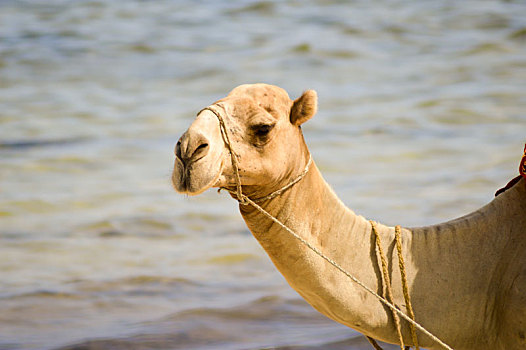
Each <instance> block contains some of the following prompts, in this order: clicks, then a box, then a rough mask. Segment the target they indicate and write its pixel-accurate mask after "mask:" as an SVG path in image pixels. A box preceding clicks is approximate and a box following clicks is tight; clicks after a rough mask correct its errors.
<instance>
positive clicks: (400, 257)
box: [369, 220, 420, 350]
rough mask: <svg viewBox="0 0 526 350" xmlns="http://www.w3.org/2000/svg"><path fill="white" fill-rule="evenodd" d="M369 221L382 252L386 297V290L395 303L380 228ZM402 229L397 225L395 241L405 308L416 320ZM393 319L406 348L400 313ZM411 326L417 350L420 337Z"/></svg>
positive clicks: (411, 325)
mask: <svg viewBox="0 0 526 350" xmlns="http://www.w3.org/2000/svg"><path fill="white" fill-rule="evenodd" d="M369 223H370V224H371V228H372V230H373V233H374V236H375V241H376V246H377V247H378V252H379V253H380V260H381V263H382V273H383V278H384V285H385V287H386V288H385V289H386V290H387V297H388V298H386V295H385V292H384V298H386V299H388V300H389V301H390V302H391V303H393V304H394V298H393V292H392V290H391V281H390V278H389V271H388V270H387V261H386V258H385V254H384V252H383V249H382V243H381V241H380V235H379V234H378V230H377V229H376V224H375V222H374V221H372V220H369ZM400 230H401V228H400V226H399V225H397V226H395V241H396V250H397V252H398V266H399V267H400V276H401V279H402V289H403V292H404V299H405V308H406V311H407V314H408V315H409V317H411V319H412V320H413V321H414V320H415V313H414V312H413V306H412V305H411V297H410V296H409V289H408V287H407V276H406V272H405V262H404V257H403V255H402V234H401V232H400ZM391 311H393V310H391ZM393 319H394V322H395V326H396V332H397V333H398V339H399V340H400V349H402V350H403V348H404V339H403V337H402V330H401V327H400V319H399V318H398V315H397V314H396V313H395V312H393ZM409 326H410V328H411V339H412V340H413V345H414V346H415V349H416V350H419V349H420V347H419V346H418V337H417V336H416V329H415V326H414V325H413V324H412V323H410V324H409ZM369 341H370V342H371V344H373V346H374V347H375V348H376V347H377V346H378V344H376V345H375V343H373V342H372V341H371V339H369ZM378 347H379V346H378ZM406 348H409V347H408V346H407V347H406ZM380 349H381V348H380Z"/></svg>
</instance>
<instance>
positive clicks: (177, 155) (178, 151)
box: [175, 140, 182, 160]
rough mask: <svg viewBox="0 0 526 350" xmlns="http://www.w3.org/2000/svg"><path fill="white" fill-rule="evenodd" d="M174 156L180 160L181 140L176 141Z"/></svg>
mask: <svg viewBox="0 0 526 350" xmlns="http://www.w3.org/2000/svg"><path fill="white" fill-rule="evenodd" d="M175 156H176V157H177V158H179V159H181V160H182V158H181V141H180V140H179V141H177V145H176V146H175Z"/></svg>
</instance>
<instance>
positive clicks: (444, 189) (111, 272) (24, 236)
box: [0, 0, 526, 349]
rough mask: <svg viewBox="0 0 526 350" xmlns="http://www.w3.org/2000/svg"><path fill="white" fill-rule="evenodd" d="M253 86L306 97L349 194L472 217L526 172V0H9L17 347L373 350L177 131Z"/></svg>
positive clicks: (6, 209)
mask: <svg viewBox="0 0 526 350" xmlns="http://www.w3.org/2000/svg"><path fill="white" fill-rule="evenodd" d="M247 82H268V83H273V84H276V85H279V86H282V87H283V88H285V89H286V90H287V91H289V93H290V95H291V97H293V98H295V97H297V96H299V95H300V94H301V92H302V91H303V90H304V89H307V88H312V89H316V90H317V91H318V94H319V113H318V114H317V116H316V117H315V118H314V119H312V120H311V121H309V122H308V123H307V124H306V125H305V126H304V128H303V130H304V133H305V137H306V140H307V143H308V144H309V146H310V149H311V151H312V153H313V155H314V159H315V161H316V162H317V164H318V166H319V167H320V168H321V170H322V171H323V173H324V175H325V177H326V179H327V181H328V182H329V183H330V184H331V185H332V186H333V187H334V189H335V190H336V192H337V193H338V194H339V195H340V197H341V198H342V200H343V201H344V202H345V203H346V204H347V205H349V206H350V207H351V208H353V209H354V210H355V211H356V212H358V213H360V214H362V215H364V216H366V217H368V218H374V219H376V220H380V221H382V222H385V223H387V224H391V225H394V224H402V225H407V226H415V225H424V224H431V223H436V222H439V221H444V220H447V219H451V218H454V217H457V216H460V215H463V214H466V213H468V212H470V211H472V210H475V209H477V208H478V207H480V206H481V205H483V204H484V203H486V202H488V201H490V200H491V199H492V197H493V193H494V191H495V190H496V189H498V188H499V187H501V186H502V185H504V184H505V183H506V182H507V181H508V180H509V179H510V178H511V177H513V176H515V175H516V174H517V165H518V160H519V158H520V155H521V151H522V146H523V144H524V142H525V141H526V112H525V111H526V94H525V92H526V4H525V3H524V2H523V1H505V2H499V1H478V0H477V1H469V0H467V1H450V0H446V1H395V0H393V1H378V0H376V1H348V2H347V1H321V0H320V1H294V0H289V1H259V2H258V1H241V0H238V1H228V2H227V1H224V2H219V1H189V0H184V1H182V0H180V1H106V0H100V1H87V0H77V1H66V0H63V1H60V0H53V1H9V0H8V1H2V2H0V349H50V348H57V347H65V346H69V347H70V348H77V349H90V348H91V349H95V348H97V349H131V348H133V349H167V348H172V349H257V348H262V347H267V348H268V347H285V346H295V349H296V348H298V349H299V348H304V349H306V348H309V349H310V348H311V347H312V348H319V349H340V348H348V349H362V348H364V349H365V348H368V345H366V344H365V343H363V341H362V338H358V337H359V335H358V334H357V333H356V332H354V331H352V330H349V329H347V328H345V327H343V326H340V325H338V324H335V323H333V322H331V321H329V320H328V319H326V318H324V317H323V316H320V315H319V314H317V313H316V312H315V311H314V310H313V309H312V308H310V307H309V306H308V305H307V304H305V303H304V302H303V301H302V300H301V299H300V298H299V296H298V295H297V294H296V293H295V292H293V291H292V290H291V288H290V287H288V285H287V284H286V282H285V281H284V279H283V278H282V277H281V276H280V275H279V274H278V273H277V272H276V271H275V269H274V267H273V266H272V264H271V263H270V261H269V259H268V258H267V257H266V255H265V253H264V252H263V250H262V249H261V248H260V247H259V246H258V244H257V242H256V241H255V240H254V239H253V238H252V237H251V235H250V233H249V232H248V230H247V229H246V227H245V225H244V223H243V222H242V220H241V217H240V215H239V213H238V212H237V208H236V204H235V203H234V202H233V200H232V199H230V198H229V197H228V196H227V195H225V194H219V195H218V194H217V193H216V192H215V191H209V192H207V193H205V194H203V195H201V196H199V197H195V198H188V197H185V196H181V195H177V194H176V193H175V192H174V191H173V190H172V188H171V185H170V172H171V168H172V164H173V160H174V156H173V147H174V145H175V142H176V140H177V138H178V137H179V136H180V134H181V133H182V132H183V131H184V130H185V129H186V127H187V126H188V125H189V124H190V122H191V120H192V119H193V118H194V115H195V113H196V112H197V111H198V110H200V109H201V108H202V107H204V106H206V105H208V104H210V103H211V102H213V101H215V100H216V99H219V98H221V97H223V96H224V95H225V94H226V93H228V91H230V90H231V89H232V88H233V87H235V86H236V85H238V84H241V83H247Z"/></svg>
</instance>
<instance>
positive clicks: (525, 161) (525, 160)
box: [519, 145, 526, 179]
mask: <svg viewBox="0 0 526 350" xmlns="http://www.w3.org/2000/svg"><path fill="white" fill-rule="evenodd" d="M519 173H521V175H522V177H523V178H525V179H526V145H524V155H523V156H522V159H521V165H520V166H519Z"/></svg>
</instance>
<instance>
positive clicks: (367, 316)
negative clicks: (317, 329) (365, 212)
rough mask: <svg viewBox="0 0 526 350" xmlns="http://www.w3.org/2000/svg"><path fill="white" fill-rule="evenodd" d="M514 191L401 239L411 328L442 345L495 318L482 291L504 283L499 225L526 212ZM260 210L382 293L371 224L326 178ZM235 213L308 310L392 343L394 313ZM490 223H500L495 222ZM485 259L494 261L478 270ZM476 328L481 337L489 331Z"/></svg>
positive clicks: (253, 216)
mask: <svg viewBox="0 0 526 350" xmlns="http://www.w3.org/2000/svg"><path fill="white" fill-rule="evenodd" d="M518 185H520V186H522V187H524V189H523V188H522V187H520V188H519V189H511V190H509V191H508V192H506V193H505V194H503V195H502V197H503V198H500V199H499V198H498V199H497V200H495V201H493V202H492V203H490V204H489V205H488V206H486V207H484V208H481V209H480V210H478V211H477V212H475V213H473V214H471V215H470V216H467V217H465V218H461V219H457V220H455V221H452V222H449V223H445V224H441V225H436V226H430V227H425V228H418V229H414V230H413V232H411V231H408V230H406V229H403V231H402V240H403V249H404V259H405V261H406V267H407V275H408V280H409V288H410V294H411V296H412V300H413V308H414V310H415V314H416V318H417V321H420V322H421V323H422V324H423V325H424V326H425V327H427V328H429V330H430V331H431V332H433V333H435V334H437V335H439V336H442V337H444V338H445V339H443V340H445V341H446V342H447V340H448V338H454V337H457V338H458V335H457V334H456V333H455V332H456V330H458V327H459V326H458V323H457V322H460V323H462V322H465V323H468V322H470V323H473V322H475V321H473V320H476V322H482V321H480V320H481V319H483V318H484V313H487V312H491V310H492V309H491V305H489V304H488V303H489V302H488V298H491V295H488V293H490V294H491V293H492V291H491V285H492V283H498V282H499V281H496V280H495V278H500V277H499V275H498V274H499V271H500V270H499V261H500V259H499V254H502V253H503V250H504V249H505V246H506V244H507V243H506V242H508V241H509V240H508V239H507V237H506V236H503V235H502V234H504V233H505V232H506V230H508V228H503V227H502V224H503V223H502V222H501V223H500V224H499V219H502V218H504V217H505V216H506V215H511V216H514V217H515V222H516V223H517V217H518V218H521V217H522V219H519V221H520V220H522V221H520V222H519V225H520V224H521V223H522V224H523V225H526V222H525V220H526V219H525V218H526V215H525V214H526V207H525V206H524V204H520V203H521V201H520V199H521V198H522V201H523V199H524V197H525V195H526V193H523V192H526V191H525V189H526V185H525V181H524V180H523V181H522V182H521V183H519V184H518ZM520 191H522V192H520ZM519 192H520V193H519ZM513 196H516V197H517V198H518V199H519V201H517V203H518V204H517V205H510V204H509V200H507V199H506V198H504V197H507V198H511V197H513ZM512 202H513V201H512ZM262 206H263V207H264V208H265V210H267V211H268V212H269V213H270V214H272V215H273V216H275V217H277V218H278V219H279V220H280V221H281V222H283V223H284V224H285V225H287V226H288V227H289V228H291V229H292V230H294V231H295V232H296V233H297V234H298V235H300V236H301V237H302V238H304V239H305V240H306V241H308V242H309V243H311V244H312V245H313V246H316V247H317V248H318V249H320V250H321V251H322V252H323V253H324V254H326V255H327V256H328V257H330V258H331V259H333V260H334V261H337V262H338V263H339V264H340V265H341V266H342V267H343V268H344V269H345V270H347V271H349V272H350V273H351V274H353V275H354V276H355V277H357V278H358V279H359V280H361V281H362V282H363V283H365V284H366V285H367V286H369V287H370V288H371V289H373V290H375V291H377V292H378V293H379V294H382V293H383V291H382V288H384V287H383V286H382V282H381V281H382V277H381V274H380V270H379V268H378V260H377V253H376V249H375V242H374V239H373V236H372V233H371V226H370V224H369V222H368V221H367V220H366V219H365V218H363V217H362V216H359V215H356V214H355V213H354V212H353V211H351V210H350V209H348V208H346V207H345V205H344V204H343V203H342V202H341V201H340V200H339V199H338V197H337V196H336V194H335V193H334V192H333V191H332V189H331V188H330V187H329V186H328V185H327V183H326V182H325V181H324V180H323V178H322V176H321V174H320V172H319V170H318V169H317V167H316V166H315V164H312V166H311V169H310V171H309V172H308V174H307V175H306V176H305V178H304V179H303V180H302V181H300V182H299V183H297V184H296V185H294V186H293V187H292V188H290V189H289V190H287V191H286V192H285V193H283V194H282V195H280V196H279V197H276V198H274V199H272V200H269V201H267V202H265V203H262ZM240 210H241V213H242V215H243V218H244V219H245V221H246V223H247V226H248V227H249V229H250V230H251V231H252V233H253V235H254V236H255V237H256V239H257V240H258V241H259V242H260V244H261V245H262V246H263V248H264V249H265V250H266V252H267V253H268V255H269V256H270V258H271V260H272V261H273V263H274V264H275V265H276V267H277V268H278V270H279V271H280V272H281V273H282V274H283V276H284V277H285V278H286V280H287V281H288V283H289V284H290V285H291V286H292V287H293V288H294V289H295V290H296V291H297V292H298V293H299V294H300V295H301V296H302V297H304V298H305V299H306V300H307V301H308V302H309V303H310V304H311V305H312V306H313V307H315V308H316V309H317V310H319V311H320V312H322V313H324V314H325V315H327V316H328V317H330V318H332V319H334V320H336V321H338V322H340V323H343V324H345V325H347V326H349V327H352V328H354V329H356V330H358V331H360V332H362V333H364V334H366V335H370V336H373V337H375V338H377V339H380V340H384V341H387V342H396V341H397V335H396V331H395V328H394V326H393V322H392V317H391V314H390V312H389V310H388V309H387V308H386V307H384V306H383V305H381V304H380V303H379V302H378V300H377V299H375V298H374V297H372V296H371V295H369V294H368V293H367V292H366V291H364V290H363V289H361V287H359V286H357V285H356V284H355V283H354V282H352V281H351V280H350V279H348V278H347V277H346V276H344V275H343V274H342V273H341V272H340V271H338V270H337V269H336V268H334V267H332V266H330V264H329V263H327V262H326V261H325V260H323V259H322V258H320V257H319V256H317V255H316V254H315V253H314V252H312V251H310V250H309V249H308V248H307V247H306V246H305V245H304V244H302V243H301V242H300V241H298V240H297V239H296V238H294V237H293V236H292V235H290V234H289V233H287V232H286V231H285V230H283V229H282V228H281V227H280V226H279V225H277V224H275V223H274V222H272V221H271V220H269V219H268V218H267V217H265V216H264V215H263V214H261V213H260V212H258V211H257V210H256V209H254V208H252V207H251V206H240ZM495 215H496V216H497V217H493V216H495ZM508 219H509V218H508ZM488 222H489V223H493V224H492V225H493V226H492V225H488ZM377 226H378V232H379V234H380V237H381V239H382V242H383V245H384V251H386V253H387V255H388V256H387V258H388V260H389V264H390V266H389V270H390V274H391V280H392V285H393V291H394V297H395V304H397V305H398V306H399V307H400V308H401V309H402V310H405V307H404V301H403V300H404V299H403V295H402V291H401V282H400V277H399V276H400V274H399V268H398V261H397V256H396V253H394V251H395V250H394V249H393V248H394V243H393V240H394V230H393V229H392V228H389V227H386V226H383V225H380V224H379V225H377ZM519 229H520V230H523V229H522V228H519ZM508 231H509V230H508ZM501 233H502V234H501ZM508 234H512V232H511V231H510V232H508ZM481 254H485V255H484V256H481ZM460 257H462V258H461V259H460ZM484 259H494V261H489V262H488V261H485V262H484V263H483V264H480V261H481V260H484ZM465 271H469V275H466V274H465V273H463V272H465ZM500 272H502V271H500ZM456 285H459V286H462V287H461V289H457V290H455V288H454V287H455V286H456ZM452 286H453V288H452ZM465 286H467V287H466V288H464V287H465ZM444 300H447V303H446V304H447V305H448V308H446V309H443V308H441V305H444ZM460 306H462V307H460ZM473 326H474V327H478V328H481V331H482V328H483V327H485V326H486V325H484V324H480V325H479V324H476V325H473ZM403 333H404V338H405V339H406V341H407V342H410V336H409V330H408V327H407V324H406V323H403ZM466 341H470V340H466ZM421 345H423V346H426V347H428V348H433V347H432V345H431V344H429V343H427V345H426V339H425V338H424V340H423V341H422V342H421Z"/></svg>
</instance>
